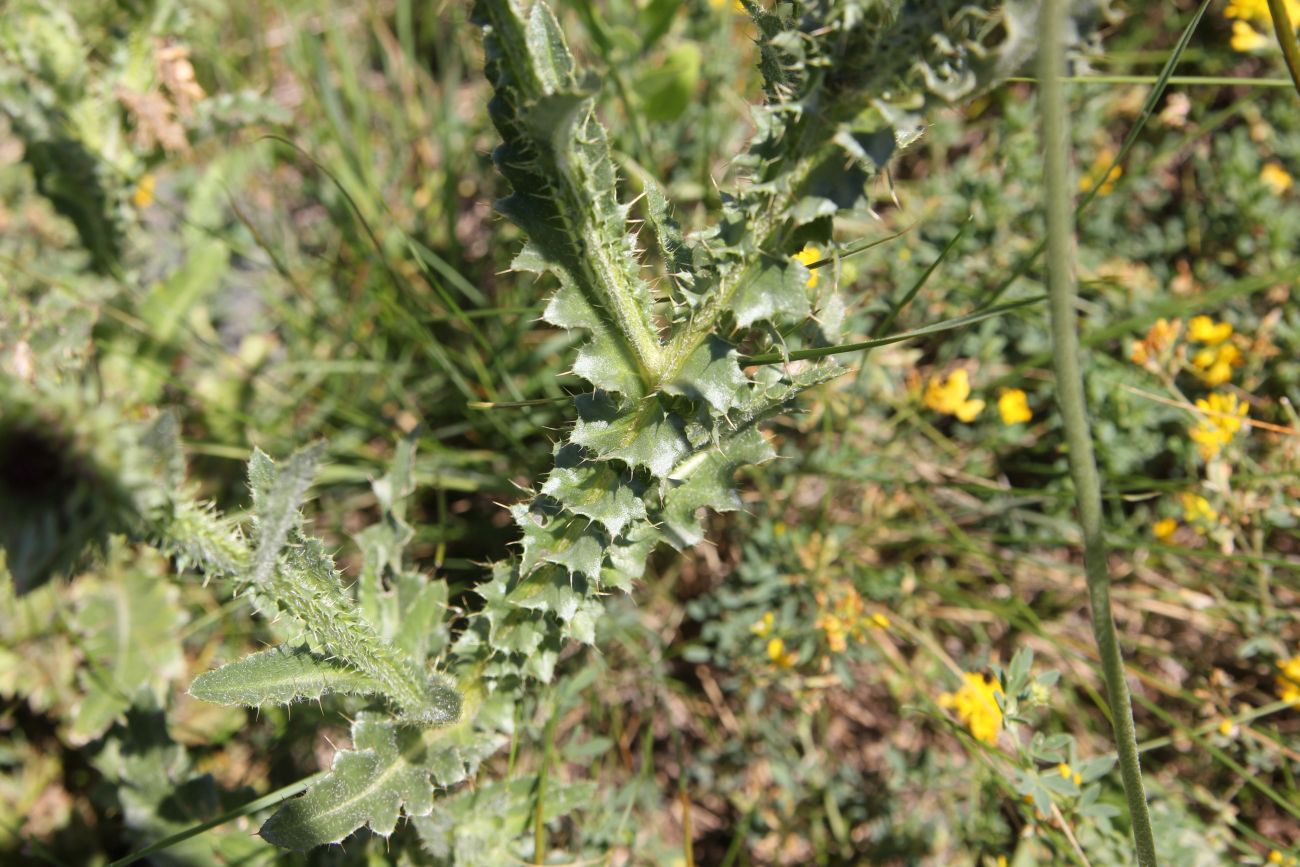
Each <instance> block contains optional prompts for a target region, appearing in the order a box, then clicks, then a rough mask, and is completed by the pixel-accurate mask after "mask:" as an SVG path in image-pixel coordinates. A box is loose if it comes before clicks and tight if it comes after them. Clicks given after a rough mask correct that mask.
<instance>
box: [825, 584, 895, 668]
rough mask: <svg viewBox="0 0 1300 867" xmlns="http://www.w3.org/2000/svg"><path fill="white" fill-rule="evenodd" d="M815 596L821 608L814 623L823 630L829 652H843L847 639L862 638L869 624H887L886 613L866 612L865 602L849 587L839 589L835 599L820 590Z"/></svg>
mask: <svg viewBox="0 0 1300 867" xmlns="http://www.w3.org/2000/svg"><path fill="white" fill-rule="evenodd" d="M816 597H817V604H818V606H819V607H820V608H821V609H822V612H821V614H819V615H818V617H817V622H816V624H815V626H816V627H817V628H818V629H820V630H821V631H822V632H823V633H824V634H825V636H826V643H827V644H828V645H829V646H830V650H831V652H832V653H843V652H844V651H845V650H846V649H848V646H849V639H853V640H854V641H862V640H863V639H864V638H865V637H866V630H867V627H868V626H877V627H879V628H881V629H886V628H888V627H889V618H888V617H886V616H885V615H883V614H880V613H879V612H877V613H875V614H872V615H870V616H868V615H867V613H866V603H864V602H863V601H862V596H861V595H860V594H859V593H858V591H856V590H854V589H853V588H852V587H842V588H840V589H838V590H837V591H836V595H835V598H834V600H832V599H831V598H830V596H828V595H827V594H826V593H825V592H821V591H819V592H818V593H817V594H816Z"/></svg>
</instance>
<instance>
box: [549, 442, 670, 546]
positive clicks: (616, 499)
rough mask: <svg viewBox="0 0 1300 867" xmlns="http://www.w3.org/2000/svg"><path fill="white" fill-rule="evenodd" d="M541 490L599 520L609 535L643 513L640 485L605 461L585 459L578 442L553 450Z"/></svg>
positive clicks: (590, 517) (618, 531)
mask: <svg viewBox="0 0 1300 867" xmlns="http://www.w3.org/2000/svg"><path fill="white" fill-rule="evenodd" d="M542 493H543V494H545V495H546V496H548V497H551V498H553V499H554V500H555V501H556V502H558V503H559V504H560V505H561V506H563V507H564V508H565V509H566V510H568V511H570V512H573V513H574V514H576V515H581V516H583V517H585V518H589V519H591V520H593V521H597V522H599V523H600V524H601V525H602V526H604V527H605V529H606V530H608V531H609V534H610V536H618V535H619V534H620V533H622V532H623V528H624V527H626V526H627V525H628V523H629V522H632V521H640V520H644V519H645V516H646V512H645V503H644V502H643V501H642V499H641V498H642V496H643V493H644V491H643V490H642V487H641V485H639V484H637V482H636V480H635V479H634V478H632V477H631V475H630V474H629V473H626V472H620V471H618V470H616V469H614V468H613V467H612V466H611V465H610V464H608V463H597V462H594V461H584V460H583V459H582V454H581V449H579V448H578V447H577V446H572V445H570V446H562V447H560V448H559V449H557V450H556V453H555V469H553V470H551V474H550V475H549V476H548V477H547V479H546V484H544V485H542Z"/></svg>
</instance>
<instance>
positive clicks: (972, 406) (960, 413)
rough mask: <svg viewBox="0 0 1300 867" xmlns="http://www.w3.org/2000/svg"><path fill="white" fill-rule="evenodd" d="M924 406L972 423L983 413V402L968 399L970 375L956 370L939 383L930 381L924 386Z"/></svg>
mask: <svg viewBox="0 0 1300 867" xmlns="http://www.w3.org/2000/svg"><path fill="white" fill-rule="evenodd" d="M925 405H926V406H928V407H929V408H930V409H932V410H934V411H935V412H941V413H943V414H944V415H955V416H957V418H958V419H960V420H961V421H965V422H970V421H974V420H975V418H976V417H977V416H978V415H979V414H980V413H981V412H983V411H984V401H982V400H971V399H970V374H968V373H967V372H966V371H965V369H963V368H958V369H956V370H954V371H953V372H952V373H950V374H948V377H947V378H946V379H944V380H942V381H940V380H939V379H938V378H937V377H936V378H934V379H931V380H930V381H929V383H927V384H926V386H925Z"/></svg>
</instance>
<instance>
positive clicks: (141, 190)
mask: <svg viewBox="0 0 1300 867" xmlns="http://www.w3.org/2000/svg"><path fill="white" fill-rule="evenodd" d="M157 184H158V179H157V178H155V177H154V176H153V174H152V173H151V172H145V173H144V174H143V175H141V176H140V180H139V181H137V182H136V185H135V192H133V193H131V204H133V205H135V206H136V207H137V208H139V209H140V210H144V209H145V208H147V207H149V206H150V205H152V204H153V195H154V188H155V187H156V186H157Z"/></svg>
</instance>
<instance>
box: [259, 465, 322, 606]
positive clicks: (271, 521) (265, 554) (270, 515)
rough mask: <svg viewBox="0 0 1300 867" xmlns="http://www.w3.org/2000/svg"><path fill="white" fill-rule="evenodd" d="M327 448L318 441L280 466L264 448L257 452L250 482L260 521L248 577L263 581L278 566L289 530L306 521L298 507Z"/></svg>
mask: <svg viewBox="0 0 1300 867" xmlns="http://www.w3.org/2000/svg"><path fill="white" fill-rule="evenodd" d="M324 451H325V445H324V443H315V444H313V445H310V446H307V447H306V448H303V449H300V450H299V451H297V452H294V453H293V455H292V456H290V458H289V460H288V461H286V462H285V465H284V466H283V467H282V468H277V467H276V465H275V462H274V461H272V460H271V459H270V458H269V457H267V456H266V454H265V453H264V452H263V451H262V450H261V449H255V450H254V451H253V458H252V460H250V461H249V462H248V485H249V487H250V488H252V491H253V514H254V519H255V521H256V527H257V533H256V547H255V548H254V551H253V562H252V564H251V574H249V576H248V580H249V581H250V582H252V583H253V584H260V583H261V582H262V581H263V580H264V579H265V578H266V576H267V575H268V574H269V573H270V572H271V570H272V569H274V568H275V561H276V558H277V557H278V556H279V554H280V550H281V549H282V548H283V547H284V544H285V542H286V541H288V538H289V532H290V531H291V530H295V529H297V528H298V527H299V526H301V524H302V516H301V514H300V513H299V511H298V509H299V507H300V506H301V505H302V498H303V497H304V496H305V495H306V493H307V488H308V487H310V486H311V480H312V478H313V477H314V476H315V475H316V465H317V463H318V462H319V461H320V456H321V454H322V453H323V452H324Z"/></svg>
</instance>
